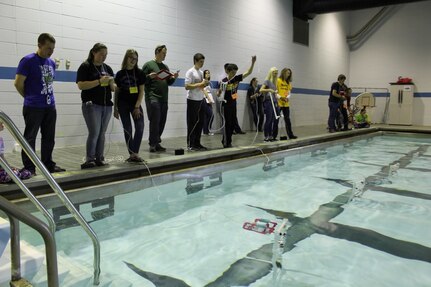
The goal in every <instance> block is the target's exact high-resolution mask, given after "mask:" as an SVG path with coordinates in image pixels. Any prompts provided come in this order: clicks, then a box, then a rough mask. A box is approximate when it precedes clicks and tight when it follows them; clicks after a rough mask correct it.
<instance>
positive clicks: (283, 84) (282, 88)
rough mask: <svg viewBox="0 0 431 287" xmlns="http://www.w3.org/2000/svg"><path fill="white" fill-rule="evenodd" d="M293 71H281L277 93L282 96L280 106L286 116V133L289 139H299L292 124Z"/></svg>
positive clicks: (279, 100) (279, 101) (285, 69)
mask: <svg viewBox="0 0 431 287" xmlns="http://www.w3.org/2000/svg"><path fill="white" fill-rule="evenodd" d="M291 81H292V70H291V69H288V68H284V69H283V70H281V73H280V77H279V78H278V79H277V91H278V94H279V95H280V98H279V99H278V106H279V107H280V110H281V111H282V112H283V115H284V123H285V125H286V133H287V136H288V137H289V139H296V138H298V137H297V136H295V135H294V134H293V131H292V123H291V122H290V109H289V102H290V91H291V90H292V84H291Z"/></svg>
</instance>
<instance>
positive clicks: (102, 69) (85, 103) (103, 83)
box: [76, 43, 115, 169]
mask: <svg viewBox="0 0 431 287" xmlns="http://www.w3.org/2000/svg"><path fill="white" fill-rule="evenodd" d="M107 55H108V48H107V47H106V46H105V45H104V44H102V43H96V44H95V45H94V46H93V48H92V49H91V50H90V52H89V54H88V58H87V60H86V61H85V62H84V63H82V64H81V66H79V68H78V72H77V74H76V83H77V84H78V88H79V89H80V90H81V100H82V114H83V116H84V119H85V123H86V125H87V128H88V137H87V144H86V145H87V147H86V160H85V162H84V163H83V164H82V165H81V168H82V169H84V168H91V167H95V166H104V165H106V162H105V157H104V155H103V153H104V150H105V133H106V130H107V128H108V124H109V120H110V119H111V115H112V106H113V103H112V100H111V99H112V92H113V91H115V83H114V72H113V70H112V68H111V67H110V66H108V65H106V64H105V63H104V62H105V60H106V56H107Z"/></svg>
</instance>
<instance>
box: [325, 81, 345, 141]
mask: <svg viewBox="0 0 431 287" xmlns="http://www.w3.org/2000/svg"><path fill="white" fill-rule="evenodd" d="M345 81H346V76H344V75H343V74H340V75H339V76H338V79H337V82H334V83H332V85H331V91H330V93H329V99H328V107H329V117H328V130H329V132H330V133H333V132H335V131H336V127H335V121H336V119H337V117H338V113H339V108H340V106H341V104H342V103H343V101H344V100H345V97H344V93H345V91H344V82H345Z"/></svg>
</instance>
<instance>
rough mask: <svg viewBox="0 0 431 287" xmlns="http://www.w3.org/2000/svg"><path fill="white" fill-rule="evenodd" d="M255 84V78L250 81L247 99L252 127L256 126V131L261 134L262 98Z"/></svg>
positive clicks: (262, 117)
mask: <svg viewBox="0 0 431 287" xmlns="http://www.w3.org/2000/svg"><path fill="white" fill-rule="evenodd" d="M257 84H258V81H257V79H256V78H253V79H251V81H250V87H249V88H248V90H247V98H248V99H249V101H250V107H251V112H252V114H253V122H254V125H255V126H256V129H257V130H258V131H259V132H261V131H262V127H263V120H264V116H265V115H264V113H263V105H262V96H261V94H260V92H259V87H258V86H257Z"/></svg>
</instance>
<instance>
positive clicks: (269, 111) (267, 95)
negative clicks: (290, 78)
mask: <svg viewBox="0 0 431 287" xmlns="http://www.w3.org/2000/svg"><path fill="white" fill-rule="evenodd" d="M277 75H278V70H277V68H276V67H272V68H271V69H269V72H268V75H267V76H266V79H265V82H263V85H262V87H261V88H260V92H261V93H262V95H263V110H264V112H265V126H264V134H265V139H264V141H265V142H268V141H276V140H277V139H276V137H277V134H278V118H279V108H278V103H277V100H278V98H280V96H279V95H278V94H277Z"/></svg>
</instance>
